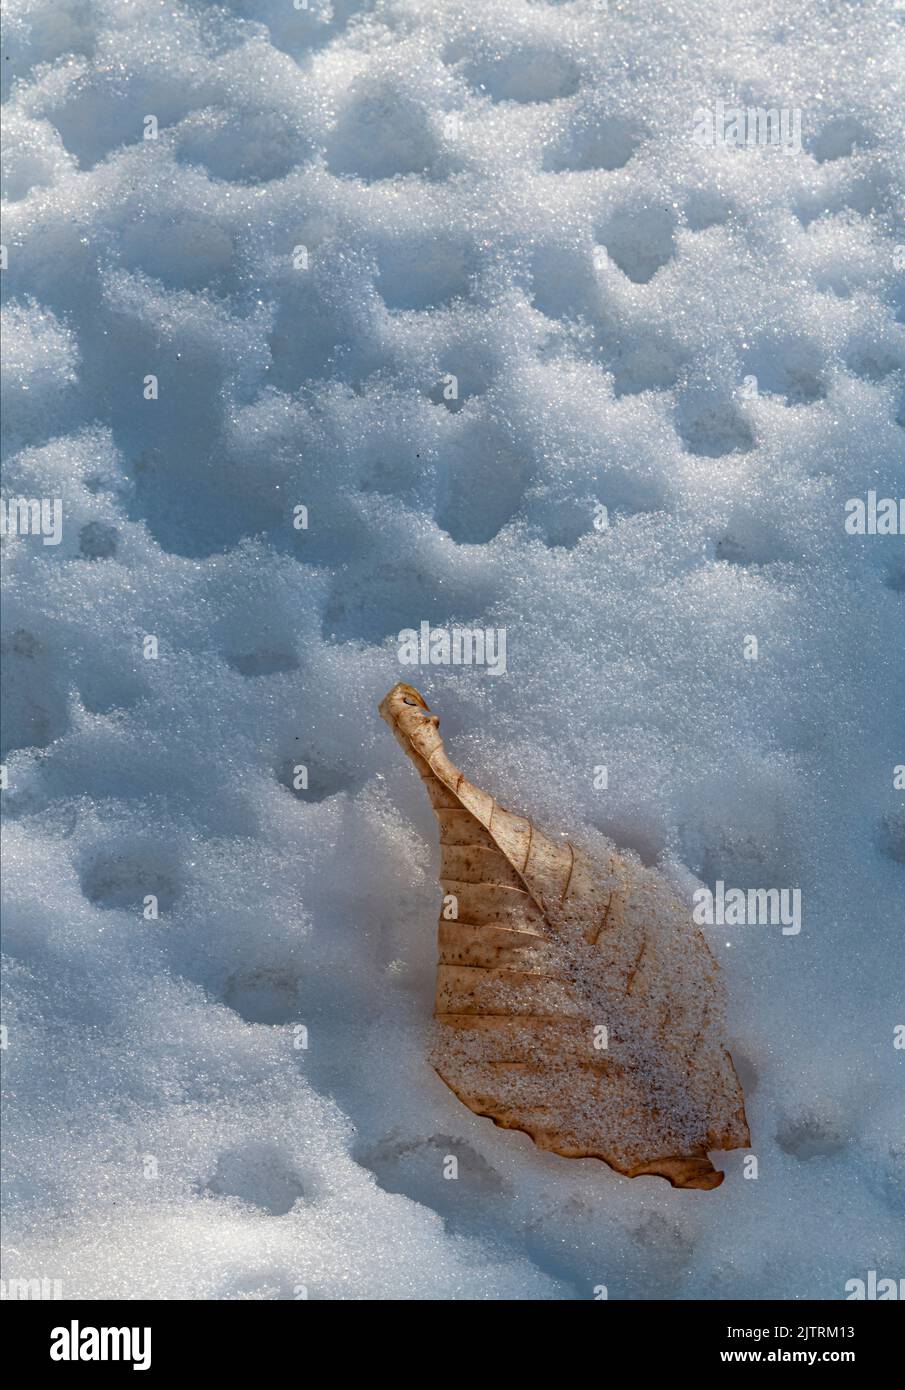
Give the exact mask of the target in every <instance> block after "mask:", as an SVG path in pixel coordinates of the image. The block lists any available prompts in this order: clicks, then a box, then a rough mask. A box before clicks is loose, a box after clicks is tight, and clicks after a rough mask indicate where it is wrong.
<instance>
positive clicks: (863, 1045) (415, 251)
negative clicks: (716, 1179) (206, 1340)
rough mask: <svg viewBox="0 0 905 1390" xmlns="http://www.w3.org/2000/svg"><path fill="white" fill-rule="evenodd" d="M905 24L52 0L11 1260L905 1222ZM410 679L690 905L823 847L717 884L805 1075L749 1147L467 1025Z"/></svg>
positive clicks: (827, 1278) (843, 18)
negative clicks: (624, 1113)
mask: <svg viewBox="0 0 905 1390" xmlns="http://www.w3.org/2000/svg"><path fill="white" fill-rule="evenodd" d="M903 24H905V11H903V9H902V7H901V6H900V5H896V4H895V3H893V0H888V3H887V0H877V2H876V3H870V4H861V3H851V4H849V3H845V0H815V3H814V4H812V5H809V6H808V7H807V8H806V9H805V10H802V9H796V8H795V7H789V6H788V5H781V4H779V3H778V2H777V0H766V3H763V4H759V5H743V4H740V3H739V2H738V0H729V3H726V4H721V5H719V6H714V5H713V4H712V3H709V0H708V2H707V3H705V0H689V2H688V3H686V4H682V5H680V6H675V5H672V6H668V5H665V4H659V3H653V0H638V3H627V0H626V2H625V3H624V2H623V0H609V3H608V4H607V3H603V0H570V2H568V3H553V0H550V3H547V2H546V0H482V3H481V4H480V5H467V4H464V3H461V0H451V2H447V0H437V3H430V4H428V3H426V0H376V3H373V4H371V3H369V4H364V3H361V4H357V3H355V0H333V3H332V4H331V3H329V0H309V3H308V4H307V5H300V6H299V7H298V8H297V7H296V6H295V5H294V4H293V3H292V0H229V3H223V4H219V5H214V4H208V3H201V0H176V2H175V3H173V0H168V3H163V0H9V4H8V5H7V6H6V7H5V13H4V21H3V29H4V33H3V50H2V51H3V62H2V64H0V68H2V80H3V100H4V115H5V121H4V124H5V138H4V146H5V148H4V167H3V188H2V191H3V199H4V203H3V214H4V234H3V246H4V251H3V270H2V285H3V349H4V356H3V396H4V406H5V409H4V417H5V418H4V448H5V452H4V474H3V487H2V494H3V502H4V508H3V514H2V520H3V531H4V535H3V539H2V550H3V579H4V598H3V624H4V631H3V690H4V712H5V717H4V722H3V749H2V758H3V764H4V767H5V770H6V771H5V778H4V781H5V786H4V790H3V792H2V804H3V809H4V880H5V911H4V947H5V952H6V956H5V986H4V989H5V993H4V1002H3V1025H4V1047H5V1050H4V1053H3V1061H4V1066H3V1070H4V1082H5V1093H6V1104H7V1116H6V1122H5V1124H4V1140H5V1146H6V1155H5V1176H6V1196H5V1202H4V1212H5V1221H6V1229H5V1234H4V1238H3V1264H4V1268H3V1276H4V1279H5V1280H8V1281H9V1280H13V1281H21V1280H26V1281H30V1280H38V1281H40V1280H44V1279H46V1280H48V1281H50V1282H51V1285H52V1284H53V1281H55V1280H59V1281H61V1285H62V1290H63V1293H64V1296H66V1297H74V1298H100V1297H104V1298H140V1297H155V1298H192V1299H200V1298H217V1299H298V1298H305V1297H307V1298H311V1299H333V1298H345V1299H379V1298H422V1299H423V1298H428V1299H469V1298H471V1299H589V1298H595V1297H601V1296H603V1295H602V1293H601V1290H606V1292H607V1294H608V1296H609V1298H611V1299H626V1298H642V1299H643V1298H658V1297H660V1298H662V1297H667V1298H707V1299H719V1298H727V1297H743V1298H769V1297H781V1298H790V1299H795V1298H822V1299H840V1298H844V1297H846V1285H847V1284H850V1282H851V1281H855V1282H857V1281H859V1280H860V1281H866V1280H867V1279H868V1272H869V1271H879V1272H880V1274H882V1275H884V1276H886V1275H888V1276H890V1277H899V1276H900V1275H901V1273H902V1256H901V1249H900V1246H899V1245H898V1243H897V1242H898V1237H897V1234H896V1232H897V1228H898V1225H899V1224H900V1222H901V1216H902V1214H903V1212H905V1133H903V1129H902V1114H903V1112H905V1107H903V1106H902V1105H901V1097H900V1096H899V1097H898V1098H897V1097H896V1094H895V1090H894V1088H895V1087H897V1086H898V1087H900V1086H901V1076H902V1065H903V1061H905V1047H903V1044H905V1037H903V1032H905V1030H903V1028H902V1025H903V1023H905V1018H903V1011H902V1005H901V994H900V993H899V992H897V989H896V977H897V975H898V976H899V978H900V977H901V973H902V969H901V966H902V959H901V958H902V945H901V920H900V914H901V901H902V896H903V884H905V878H903V875H905V744H903V732H902V720H901V704H900V699H901V688H902V679H903V674H905V671H903V645H902V641H901V632H902V605H903V601H905V559H903V546H905V540H903V537H902V535H901V534H899V533H898V529H896V530H893V529H891V528H889V527H885V528H881V527H880V526H879V525H877V526H875V527H874V528H873V529H871V528H870V526H868V525H867V524H865V526H864V527H863V528H861V529H860V530H858V529H857V528H853V527H848V528H847V527H846V518H847V517H849V516H851V515H852V514H854V513H855V512H857V511H858V509H859V505H860V507H861V508H862V509H863V514H864V516H865V517H868V516H869V515H876V516H879V515H880V514H881V509H880V508H879V502H880V501H881V500H883V499H891V502H890V507H891V508H892V509H893V511H890V513H889V514H890V515H892V514H893V512H894V510H895V507H896V506H899V505H900V504H901V499H902V497H903V495H905V486H903V484H905V451H903V442H905V432H903V430H905V401H903V388H905V288H903V286H905V236H903V232H902V221H901V211H902V208H901V188H902V181H903V175H905V168H903V163H905V160H903V146H902V139H901V110H902V100H903V92H902V81H901V74H902V72H905V62H903V43H902V36H903ZM871 496H872V497H873V499H874V501H875V504H876V505H875V506H874V507H873V511H872V510H871V506H870V497H871ZM884 505H885V503H884ZM60 509H61V510H60ZM425 624H426V625H427V633H428V639H427V641H426V642H425V643H424V644H423V645H424V647H425V650H426V652H427V656H426V659H425V661H424V662H423V663H420V652H421V644H420V642H419V644H418V646H417V648H415V649H414V650H415V651H416V652H417V654H418V656H419V664H417V665H414V664H405V663H403V662H401V661H400V641H401V639H400V633H406V632H408V633H414V634H419V635H420V634H421V633H422V631H423V630H424V629H423V626H422V625H425ZM460 630H461V631H463V632H466V633H470V634H472V636H471V637H470V638H469V639H468V640H469V647H468V650H469V652H470V653H472V654H476V653H478V652H479V648H478V646H477V644H476V641H475V640H474V634H478V633H479V634H483V635H485V636H486V635H487V634H492V636H493V644H494V645H493V649H494V651H495V652H497V653H499V652H500V651H503V652H504V653H505V661H504V662H501V661H499V660H497V661H496V662H495V663H491V662H489V661H487V660H484V661H483V664H482V662H481V660H478V659H471V660H469V661H467V662H466V661H461V662H459V663H454V662H453V661H452V660H449V661H446V660H444V659H443V651H444V646H443V643H442V642H439V641H438V642H433V641H432V640H431V633H432V632H445V633H454V632H456V631H460ZM489 641H490V638H489V637H488V638H487V642H488V643H489ZM480 650H484V649H483V648H480ZM437 653H439V655H437ZM484 654H485V656H486V651H485V653H484ZM435 656H436V659H434V658H435ZM400 680H402V681H414V683H415V684H416V685H417V686H418V688H419V689H420V690H422V691H423V693H424V695H425V697H426V699H427V701H428V703H429V704H430V705H431V707H436V708H438V709H442V711H443V717H444V736H445V738H446V740H447V742H448V745H449V746H450V748H455V751H456V760H457V761H458V762H459V763H460V764H461V765H462V766H464V767H467V768H468V769H469V771H470V774H471V775H473V776H474V777H475V780H476V781H478V782H479V783H480V785H483V786H492V787H493V789H494V792H495V793H496V794H497V795H498V796H499V798H500V799H501V801H502V802H503V804H505V805H506V806H508V807H509V808H510V809H511V810H512V811H513V812H515V813H518V814H520V815H526V816H529V817H530V818H531V819H532V820H534V821H536V822H537V824H539V825H543V826H547V827H558V826H568V827H569V828H570V831H571V832H574V833H576V834H580V835H581V837H582V839H583V843H584V845H585V847H586V848H587V850H588V851H589V853H591V854H594V853H595V851H599V850H600V847H601V846H602V845H603V844H604V843H606V842H609V841H613V842H615V844H616V845H617V846H618V848H619V850H620V852H621V853H622V854H625V855H628V856H629V857H632V856H634V857H635V858H634V859H633V862H635V863H637V864H639V865H644V866H649V867H656V869H657V870H658V871H659V872H660V873H662V874H665V875H666V876H667V877H668V878H670V880H671V882H672V884H673V886H674V888H675V891H676V892H677V893H678V894H679V895H681V896H682V897H683V899H684V901H685V902H686V903H687V904H688V910H689V915H690V914H691V911H692V905H693V902H694V900H695V896H694V895H695V894H700V893H702V892H706V893H709V894H710V895H711V899H712V902H713V903H717V902H719V903H723V902H728V901H730V898H729V894H730V893H732V892H735V891H737V892H738V897H739V900H741V901H747V900H748V899H750V898H751V897H752V894H753V897H754V899H755V900H756V901H760V900H761V899H760V897H759V896H758V895H764V896H763V901H765V902H766V901H768V900H769V895H770V894H771V893H777V894H780V893H782V892H784V891H785V892H787V893H792V892H793V891H795V890H798V891H799V892H800V904H801V911H800V930H799V931H797V932H795V933H786V932H784V931H783V930H782V927H781V925H779V924H778V923H771V922H770V921H768V920H764V921H761V920H754V919H751V920H740V919H739V918H738V916H737V915H736V917H734V918H730V916H729V913H728V911H727V912H725V913H722V914H720V913H717V912H712V913H711V918H710V921H709V922H707V921H705V922H704V924H703V925H702V926H701V927H700V930H701V931H702V932H703V933H704V935H705V938H706V940H707V944H708V946H709V948H710V950H711V951H712V952H713V954H714V955H715V956H716V958H717V960H718V962H719V965H720V967H721V970H722V973H723V979H724V982H725V989H726V993H727V996H728V1000H729V1008H728V1017H729V1020H730V1023H731V1037H729V1038H728V1039H727V1044H728V1046H729V1048H730V1051H731V1053H732V1058H733V1061H734V1063H735V1066H736V1069H737V1071H738V1074H739V1077H740V1080H741V1083H742V1086H743V1088H744V1094H745V1102H746V1110H747V1116H748V1121H749V1124H750V1130H751V1146H750V1148H749V1149H744V1148H743V1149H741V1150H737V1151H733V1152H727V1153H723V1154H717V1155H715V1156H714V1162H715V1163H716V1166H717V1167H718V1168H719V1169H720V1170H721V1171H724V1172H725V1175H726V1176H725V1179H724V1181H723V1183H722V1185H721V1186H720V1187H719V1189H718V1190H717V1191H715V1192H713V1193H710V1194H702V1193H699V1192H695V1191H674V1190H672V1189H671V1188H669V1187H668V1186H667V1184H666V1183H664V1182H662V1180H659V1179H657V1178H655V1177H639V1178H635V1179H632V1180H629V1179H627V1178H624V1177H622V1176H620V1175H619V1174H618V1173H616V1172H613V1171H612V1170H610V1169H609V1168H607V1167H606V1166H605V1165H604V1164H602V1163H600V1162H598V1161H596V1160H594V1159H577V1160H572V1161H567V1160H564V1159H562V1158H559V1157H558V1156H557V1155H555V1154H551V1153H544V1152H541V1151H539V1150H538V1149H537V1148H535V1147H534V1145H533V1144H532V1143H531V1141H530V1139H529V1138H528V1137H527V1136H526V1135H524V1134H519V1133H515V1132H504V1131H502V1130H500V1129H498V1128H495V1127H494V1126H493V1125H492V1124H491V1123H490V1121H489V1120H487V1119H482V1118H481V1117H480V1116H478V1115H475V1114H472V1113H470V1112H469V1111H468V1110H467V1109H466V1108H465V1107H464V1106H462V1105H461V1104H460V1103H459V1102H458V1100H457V1099H456V1098H455V1096H454V1095H452V1093H451V1092H450V1091H449V1090H448V1089H447V1088H446V1087H445V1086H444V1085H443V1083H442V1081H441V1080H440V1079H439V1077H437V1076H436V1075H435V1073H434V1072H433V1071H432V1070H431V1069H430V1067H429V1066H428V1065H427V1063H426V1060H425V1058H426V1055H427V1051H428V1037H429V1033H430V1027H431V1013H432V1009H433V977H434V967H435V926H434V924H435V922H436V917H437V912H438V891H437V886H436V884H437V870H438V864H439V857H438V851H437V847H436V831H435V828H434V826H433V824H432V816H431V812H430V808H429V806H428V805H427V802H426V798H425V797H424V794H423V791H422V788H421V786H420V785H419V783H418V779H417V778H416V777H414V776H413V775H412V773H411V769H410V768H409V767H408V766H407V765H405V764H404V762H403V760H402V759H400V758H399V757H398V750H396V749H394V748H393V746H392V741H391V740H388V738H387V734H386V729H385V727H384V726H383V724H382V723H381V721H380V720H379V719H378V718H377V717H376V714H375V707H376V705H377V702H378V701H379V699H380V698H381V696H382V695H383V694H384V693H385V692H386V691H387V690H388V689H389V688H390V687H391V686H393V685H394V684H395V683H396V682H397V681H400ZM723 890H725V891H724V892H723ZM721 893H722V894H723V896H718V895H720V894H721ZM897 1029H898V1030H899V1031H898V1032H897ZM897 1042H898V1044H899V1045H898V1046H897V1045H896V1044H897ZM13 1287H16V1288H20V1287H21V1286H20V1285H15V1286H13ZM865 1287H866V1285H865Z"/></svg>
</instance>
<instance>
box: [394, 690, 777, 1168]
mask: <svg viewBox="0 0 905 1390" xmlns="http://www.w3.org/2000/svg"><path fill="white" fill-rule="evenodd" d="M380 713H381V714H382V715H383V717H384V719H386V721H387V723H388V724H389V725H390V727H391V728H392V729H393V732H394V733H395V734H396V737H397V738H398V740H399V742H400V743H401V744H402V747H403V748H404V750H405V752H406V753H407V754H408V756H409V757H410V758H411V759H412V762H413V763H414V764H415V766H416V768H417V769H418V771H419V773H420V774H421V777H422V778H423V779H424V784H425V786H426V788H427V792H428V795H429V796H430V799H431V802H432V804H433V807H434V811H435V813H436V816H437V819H438V821H439V823H440V845H441V853H442V862H441V868H440V882H441V885H442V889H443V894H444V902H445V904H446V906H445V908H444V909H443V911H442V912H441V918H440V931H439V956H440V958H439V964H438V968H437V997H436V1008H435V1016H436V1019H437V1038H436V1043H435V1047H434V1051H433V1055H432V1058H431V1060H432V1062H433V1064H434V1066H435V1068H436V1070H437V1072H438V1073H439V1075H440V1076H441V1077H442V1078H443V1080H444V1081H445V1082H446V1084H447V1085H448V1086H449V1087H450V1088H451V1089H452V1090H453V1091H454V1092H455V1093H456V1095H457V1096H458V1097H459V1098H460V1100H462V1101H464V1102H465V1104H466V1105H467V1106H469V1108H470V1109H471V1110H473V1111H475V1113H476V1114H479V1115H488V1116H490V1118H491V1119H492V1120H494V1121H495V1123H496V1124H498V1125H501V1126H503V1127H504V1128H506V1129H520V1130H524V1131H525V1132H526V1133H527V1134H530V1135H531V1137H532V1139H533V1140H534V1142H535V1143H536V1144H537V1145H538V1146H539V1147H540V1148H542V1149H551V1150H553V1152H555V1153H558V1154H563V1155H565V1156H567V1157H570V1158H581V1157H594V1158H600V1159H603V1160H604V1162H606V1163H608V1164H609V1165H610V1167H612V1168H615V1169H616V1170H617V1172H620V1173H624V1174H626V1175H627V1176H628V1177H637V1176H639V1175H640V1174H658V1175H659V1176H661V1177H664V1178H666V1179H668V1181H669V1182H670V1183H672V1185H673V1186H674V1187H696V1188H705V1189H709V1188H713V1187H718V1186H719V1184H720V1183H721V1182H722V1180H723V1174H722V1173H721V1172H719V1171H718V1170H717V1169H715V1168H714V1167H713V1164H712V1163H711V1162H710V1159H709V1158H708V1157H707V1155H708V1152H709V1151H710V1150H717V1149H720V1150H722V1149H736V1148H742V1147H745V1146H747V1145H748V1144H749V1143H750V1137H749V1134H748V1124H747V1120H746V1118H745V1109H744V1100H743V1097H742V1092H741V1087H740V1085H739V1081H738V1077H737V1076H736V1074H735V1070H734V1068H733V1065H732V1059H731V1057H730V1056H729V1053H728V1052H727V1051H726V1049H725V1047H724V1046H723V1043H722V1037H723V999H722V988H721V984H720V981H719V978H718V977H719V967H718V966H717V964H716V961H715V960H714V959H713V957H712V955H711V954H710V951H709V949H708V947H707V944H706V942H705V941H704V938H703V936H702V935H701V933H700V931H699V930H698V929H697V927H696V926H695V925H694V924H693V922H692V920H691V915H690V912H689V910H688V909H687V908H686V907H685V906H683V904H682V903H681V902H680V901H679V899H678V897H677V896H676V894H675V892H674V890H673V889H672V888H671V887H670V885H669V884H668V883H667V881H666V880H665V879H664V878H663V877H662V875H660V874H658V873H657V872H655V871H654V870H650V869H645V868H643V867H642V866H641V865H640V864H638V863H637V862H636V861H633V860H629V859H627V858H625V857H624V856H623V855H620V854H619V853H618V852H617V851H616V849H615V848H612V849H611V850H610V851H609V852H608V854H606V855H604V857H603V858H602V859H601V860H600V861H598V862H593V861H592V860H591V859H590V858H589V857H588V856H587V855H586V854H584V853H583V852H581V851H580V850H577V849H575V848H573V846H572V845H571V844H569V843H568V842H556V841H554V840H551V839H549V838H548V837H547V836H546V835H544V834H543V833H542V832H541V831H540V830H538V829H537V828H536V827H535V826H534V825H533V824H532V823H531V821H530V820H528V819H527V818H525V817H523V816H516V815H513V814H512V813H511V812H510V811H507V810H505V809H504V808H503V807H502V806H500V805H498V804H497V802H496V801H495V799H494V798H493V797H492V796H489V795H488V794H487V792H483V791H481V790H479V788H477V787H475V786H474V785H473V784H472V783H471V782H469V781H468V780H467V779H466V778H465V776H464V775H463V774H462V773H461V772H460V771H459V769H458V768H456V767H454V766H453V764H452V763H451V762H450V760H449V758H448V757H447V756H446V753H445V751H444V749H443V741H442V739H441V738H440V734H439V720H438V719H437V717H436V716H435V715H431V714H430V711H429V710H428V707H427V705H426V704H425V702H424V700H423V698H422V697H421V695H419V693H418V692H417V690H415V689H413V687H412V686H410V685H397V686H395V687H394V688H393V689H392V690H391V691H390V693H389V694H388V695H387V696H386V698H385V699H384V700H383V701H382V703H381V705H380ZM452 912H455V913H456V915H455V916H454V917H453V916H448V915H443V913H446V914H451V913H452Z"/></svg>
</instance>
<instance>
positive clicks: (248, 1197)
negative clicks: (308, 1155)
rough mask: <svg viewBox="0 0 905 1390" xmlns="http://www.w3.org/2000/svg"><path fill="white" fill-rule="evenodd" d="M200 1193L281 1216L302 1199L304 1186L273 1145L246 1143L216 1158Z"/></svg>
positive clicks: (286, 1159) (283, 1156)
mask: <svg viewBox="0 0 905 1390" xmlns="http://www.w3.org/2000/svg"><path fill="white" fill-rule="evenodd" d="M202 1190H203V1191H205V1192H207V1193H209V1194H210V1195H211V1196H214V1197H238V1199H239V1201H241V1202H245V1203H247V1204H248V1205H249V1206H253V1207H260V1209H261V1210H262V1211H266V1212H267V1213H268V1215H270V1216H285V1215H286V1213H287V1212H289V1211H291V1210H292V1208H293V1207H294V1206H295V1204H296V1202H297V1201H299V1200H300V1198H303V1197H304V1196H305V1186H304V1183H303V1182H302V1179H301V1177H300V1176H299V1174H298V1173H297V1172H296V1171H295V1169H294V1168H293V1166H292V1164H291V1162H290V1161H289V1159H288V1158H287V1157H286V1156H285V1154H283V1153H281V1151H280V1150H279V1149H278V1148H276V1147H275V1146H274V1145H273V1144H266V1143H249V1144H243V1145H242V1146H241V1147H240V1148H237V1149H230V1150H228V1151H227V1152H226V1153H222V1154H221V1155H220V1157H219V1158H218V1159H217V1167H216V1169H215V1171H214V1174H213V1176H212V1177H211V1178H210V1179H209V1180H208V1182H207V1183H206V1184H204V1186H203V1189H202Z"/></svg>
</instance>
